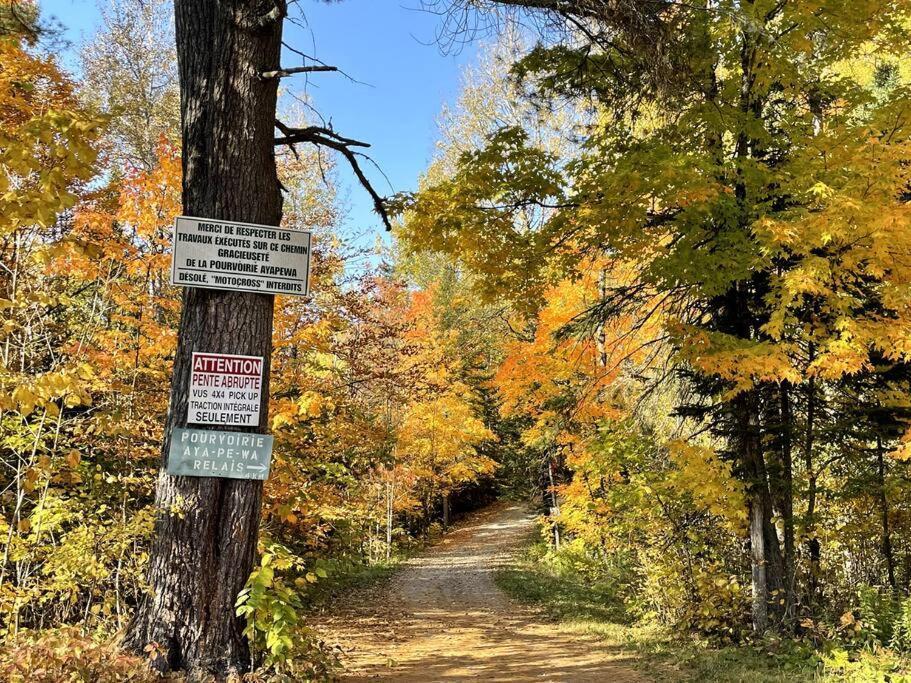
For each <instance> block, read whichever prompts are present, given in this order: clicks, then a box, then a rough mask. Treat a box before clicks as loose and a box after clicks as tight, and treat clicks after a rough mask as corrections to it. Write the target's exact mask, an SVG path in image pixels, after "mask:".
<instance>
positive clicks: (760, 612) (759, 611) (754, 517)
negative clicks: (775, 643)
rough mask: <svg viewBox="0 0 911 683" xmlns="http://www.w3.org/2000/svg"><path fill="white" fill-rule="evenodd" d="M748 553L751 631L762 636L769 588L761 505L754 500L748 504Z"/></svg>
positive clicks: (766, 623) (765, 624)
mask: <svg viewBox="0 0 911 683" xmlns="http://www.w3.org/2000/svg"><path fill="white" fill-rule="evenodd" d="M750 552H751V554H752V565H753V567H752V569H753V575H752V580H753V631H755V632H756V633H758V634H762V633H764V632H765V631H766V630H768V628H769V598H768V595H769V586H768V580H767V578H766V561H765V534H764V532H763V514H762V503H761V502H759V501H757V500H755V499H754V500H753V501H752V502H751V504H750Z"/></svg>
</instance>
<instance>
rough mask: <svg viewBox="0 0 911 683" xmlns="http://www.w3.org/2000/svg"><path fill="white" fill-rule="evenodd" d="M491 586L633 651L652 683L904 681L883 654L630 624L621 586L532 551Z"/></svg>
mask: <svg viewBox="0 0 911 683" xmlns="http://www.w3.org/2000/svg"><path fill="white" fill-rule="evenodd" d="M496 581H497V584H498V585H499V586H500V588H502V589H503V590H504V591H505V592H506V593H507V594H508V595H510V596H511V597H513V598H514V599H516V600H518V601H520V602H523V603H526V604H531V605H535V606H537V607H538V608H541V609H543V610H544V611H545V612H546V613H547V614H549V615H550V616H551V617H552V618H554V619H555V620H557V621H559V622H561V623H562V624H563V626H564V627H565V628H567V629H569V630H572V631H578V632H580V633H588V634H594V635H596V636H598V637H599V638H601V639H603V640H604V641H605V642H606V643H609V644H610V645H613V646H617V647H621V648H623V649H624V650H627V651H630V652H634V653H635V654H636V655H637V660H638V662H639V665H638V666H639V667H640V668H641V669H642V670H643V674H644V676H645V677H646V678H647V679H650V680H654V681H658V682H660V683H681V682H683V681H699V682H706V683H803V682H805V681H806V682H811V681H813V682H816V681H820V682H826V683H829V682H834V681H844V682H847V683H868V682H870V683H911V673H909V672H911V669H909V668H908V667H909V662H908V661H907V660H903V659H901V658H898V657H897V656H896V655H895V654H894V653H892V652H890V651H888V650H880V651H878V652H874V651H869V650H856V649H846V648H842V647H839V646H838V645H836V644H827V645H825V646H821V647H820V648H818V649H817V648H814V647H812V646H811V645H809V644H806V643H803V642H800V641H795V640H787V639H784V640H782V639H778V640H767V641H763V642H758V643H755V644H744V645H737V646H725V647H721V646H715V645H712V644H711V643H709V642H706V641H705V640H701V639H698V638H694V637H691V636H689V635H681V634H674V633H671V632H669V631H668V630H667V629H665V628H662V627H660V626H658V625H656V624H651V623H637V622H636V619H635V618H634V616H633V615H631V614H630V613H629V610H628V609H627V605H628V604H630V602H631V600H630V599H629V597H630V596H628V595H625V594H624V590H623V589H622V587H618V586H617V585H615V584H613V583H611V582H609V581H597V580H592V579H590V578H586V577H585V576H583V575H582V574H580V573H577V572H574V571H572V570H571V569H567V568H565V567H559V566H555V565H554V564H553V563H549V562H547V561H546V560H544V558H543V553H542V549H541V547H540V546H532V547H531V548H529V549H528V550H527V551H526V552H525V553H524V554H522V555H520V556H519V557H517V559H516V562H515V563H514V564H513V565H512V566H510V567H506V568H503V569H501V570H500V571H499V572H498V573H497V575H496Z"/></svg>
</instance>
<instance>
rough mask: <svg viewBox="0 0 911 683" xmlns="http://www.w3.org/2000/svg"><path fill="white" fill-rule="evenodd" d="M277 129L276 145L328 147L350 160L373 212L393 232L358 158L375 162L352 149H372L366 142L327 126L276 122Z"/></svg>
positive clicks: (383, 208) (383, 202)
mask: <svg viewBox="0 0 911 683" xmlns="http://www.w3.org/2000/svg"><path fill="white" fill-rule="evenodd" d="M275 127H276V128H278V130H279V131H281V133H282V136H281V137H277V138H275V144H276V145H288V146H289V147H291V149H292V150H293V149H294V145H296V144H310V145H314V146H316V147H328V148H329V149H333V150H335V151H336V152H338V153H339V154H341V155H342V156H343V157H345V159H347V160H348V164H349V165H350V166H351V170H352V171H354V175H355V176H357V179H358V181H359V182H360V184H361V186H362V187H363V188H364V189H365V190H367V194H369V195H370V198H371V199H372V200H373V210H374V211H376V213H377V214H378V215H379V217H380V218H381V219H382V220H383V225H385V226H386V229H387V230H392V222H391V221H390V220H389V214H388V212H387V211H386V205H385V201H384V199H383V197H381V196H380V195H379V193H378V192H377V191H376V190H375V189H374V188H373V185H372V184H371V183H370V181H369V180H368V179H367V176H366V175H364V171H363V170H362V169H361V166H360V163H358V157H362V158H364V159H368V160H370V161H371V162H372V161H373V160H372V159H370V157H368V156H367V155H366V154H363V153H361V152H355V151H353V150H352V149H351V148H352V147H370V145H369V144H368V143H366V142H361V141H360V140H353V139H351V138H346V137H343V136H341V135H339V134H338V133H336V132H335V131H334V130H332V129H331V128H328V127H325V126H307V127H305V128H292V127H291V126H288V125H286V124H284V123H282V122H281V121H278V120H276V121H275Z"/></svg>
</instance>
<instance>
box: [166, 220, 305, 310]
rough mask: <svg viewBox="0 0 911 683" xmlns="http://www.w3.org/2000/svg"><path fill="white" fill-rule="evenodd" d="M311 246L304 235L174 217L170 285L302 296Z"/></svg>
mask: <svg viewBox="0 0 911 683" xmlns="http://www.w3.org/2000/svg"><path fill="white" fill-rule="evenodd" d="M310 247H311V233H310V232H307V231H302V230H286V229H284V228H276V227H275V226H274V225H255V224H253V223H234V222H230V221H216V220H211V219H209V218H192V217H190V216H178V218H177V220H175V221H174V240H173V245H172V250H171V252H172V260H171V284H172V285H177V286H179V287H204V288H208V289H230V290H236V291H242V292H260V293H264V294H291V295H297V296H305V295H307V294H309V293H310Z"/></svg>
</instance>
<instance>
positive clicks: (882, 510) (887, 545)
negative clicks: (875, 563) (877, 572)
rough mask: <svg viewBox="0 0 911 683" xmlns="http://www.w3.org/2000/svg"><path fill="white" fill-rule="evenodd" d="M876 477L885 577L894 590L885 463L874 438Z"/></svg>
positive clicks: (879, 439) (877, 440)
mask: <svg viewBox="0 0 911 683" xmlns="http://www.w3.org/2000/svg"><path fill="white" fill-rule="evenodd" d="M876 465H877V467H876V475H877V482H876V483H877V484H878V486H877V493H878V496H877V497H878V499H879V501H878V502H879V515H880V520H881V522H882V550H883V558H884V559H885V560H886V576H887V578H888V580H889V587H890V588H892V590H893V591H894V590H895V557H894V555H893V553H892V534H891V532H890V531H889V499H888V498H887V497H886V463H885V460H884V458H883V439H882V437H881V436H879V435H877V436H876Z"/></svg>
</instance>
